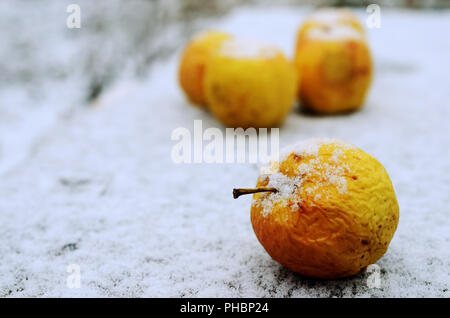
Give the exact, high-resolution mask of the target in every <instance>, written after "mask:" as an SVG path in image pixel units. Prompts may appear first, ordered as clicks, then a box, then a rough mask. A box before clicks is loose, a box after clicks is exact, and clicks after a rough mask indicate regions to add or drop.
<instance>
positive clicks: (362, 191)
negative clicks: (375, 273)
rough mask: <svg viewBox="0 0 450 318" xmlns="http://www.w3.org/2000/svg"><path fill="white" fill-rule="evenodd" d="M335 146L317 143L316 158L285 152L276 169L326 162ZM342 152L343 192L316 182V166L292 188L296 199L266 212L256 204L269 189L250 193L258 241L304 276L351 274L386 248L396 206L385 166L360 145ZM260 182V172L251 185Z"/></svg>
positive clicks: (291, 169)
mask: <svg viewBox="0 0 450 318" xmlns="http://www.w3.org/2000/svg"><path fill="white" fill-rule="evenodd" d="M336 147H339V146H337V145H333V144H329V145H324V146H322V147H321V148H320V151H319V156H318V157H314V156H309V157H299V156H297V155H294V154H291V155H290V156H289V157H288V158H287V159H286V160H285V161H283V162H281V163H280V166H279V170H280V171H281V173H283V174H285V175H287V176H290V177H293V176H295V175H298V173H297V172H296V171H297V168H298V167H299V165H300V164H302V163H306V164H307V163H308V162H310V161H311V160H314V159H318V160H319V161H320V163H325V164H326V163H328V164H331V165H332V164H333V163H332V160H331V158H332V153H333V151H334V150H335V149H336ZM342 151H343V155H344V158H345V163H346V165H347V167H348V171H347V172H345V173H344V174H343V176H344V177H345V179H346V182H347V191H346V193H341V192H339V191H338V189H337V188H336V187H335V186H333V185H323V186H319V187H316V185H317V184H320V183H321V182H322V181H323V180H321V179H322V177H323V175H322V174H321V171H320V170H317V171H314V172H313V173H312V174H310V175H308V176H305V177H304V180H303V185H302V186H301V187H300V188H297V190H296V191H297V194H298V197H299V198H301V200H298V199H290V200H289V201H288V202H287V205H286V206H283V204H282V203H281V202H275V204H274V205H273V208H272V209H271V211H270V213H269V214H267V215H266V216H264V215H263V213H262V208H261V207H260V206H258V204H257V203H258V202H262V199H263V198H264V196H268V195H272V194H271V193H257V194H255V195H254V197H253V203H252V207H251V221H252V225H253V229H254V232H255V234H256V236H257V238H258V240H259V241H260V243H261V244H262V245H263V247H264V248H265V250H266V251H267V252H268V253H269V255H270V256H271V257H272V258H273V259H274V260H276V261H277V262H279V263H280V264H282V265H284V266H286V267H287V268H289V269H291V270H292V271H294V272H297V273H300V274H302V275H305V276H309V277H315V278H325V279H332V278H340V277H346V276H351V275H354V274H357V273H358V272H360V271H361V270H363V269H365V268H366V267H367V266H368V265H370V264H373V263H375V262H376V261H377V260H378V259H379V258H380V257H381V256H382V255H383V254H384V253H385V252H386V250H387V248H388V245H389V243H390V241H391V239H392V237H393V235H394V232H395V230H396V228H397V224H398V220H399V207H398V203H397V199H396V196H395V193H394V189H393V186H392V183H391V181H390V179H389V176H388V174H387V172H386V170H385V169H384V168H383V166H382V165H381V164H380V163H379V162H378V161H377V160H376V159H374V158H373V157H371V156H369V155H368V154H366V153H365V152H363V151H362V150H360V149H342ZM266 184H267V180H266V178H265V177H264V176H260V178H259V180H258V183H257V186H258V187H259V186H266ZM316 188H317V189H316ZM293 197H294V196H293Z"/></svg>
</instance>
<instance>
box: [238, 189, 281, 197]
mask: <svg viewBox="0 0 450 318" xmlns="http://www.w3.org/2000/svg"><path fill="white" fill-rule="evenodd" d="M257 192H273V193H277V192H278V190H277V189H275V188H254V189H233V198H235V199H237V198H239V197H240V196H241V195H245V194H252V193H257Z"/></svg>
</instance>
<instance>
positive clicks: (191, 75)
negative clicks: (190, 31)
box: [178, 31, 231, 107]
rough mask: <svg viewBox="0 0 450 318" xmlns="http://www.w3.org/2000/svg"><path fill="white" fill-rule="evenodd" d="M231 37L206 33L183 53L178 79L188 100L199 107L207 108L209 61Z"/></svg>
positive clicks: (195, 39) (196, 38)
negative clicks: (204, 88) (206, 70)
mask: <svg viewBox="0 0 450 318" xmlns="http://www.w3.org/2000/svg"><path fill="white" fill-rule="evenodd" d="M230 38H231V36H230V35H228V34H226V33H223V32H219V31H206V32H202V33H200V34H198V35H196V36H195V37H194V38H193V39H192V40H191V41H190V42H189V43H188V44H187V46H186V48H185V49H184V51H183V53H182V57H181V62H180V66H179V70H178V78H179V82H180V85H181V87H182V89H183V90H184V92H185V94H186V96H187V97H188V99H189V100H190V101H191V102H192V103H194V104H197V105H198V106H201V107H205V96H204V93H203V80H204V73H205V68H206V64H207V61H208V59H209V57H210V55H211V52H213V51H214V50H216V49H217V48H218V47H219V46H220V45H221V44H222V43H223V42H224V41H226V40H228V39H230Z"/></svg>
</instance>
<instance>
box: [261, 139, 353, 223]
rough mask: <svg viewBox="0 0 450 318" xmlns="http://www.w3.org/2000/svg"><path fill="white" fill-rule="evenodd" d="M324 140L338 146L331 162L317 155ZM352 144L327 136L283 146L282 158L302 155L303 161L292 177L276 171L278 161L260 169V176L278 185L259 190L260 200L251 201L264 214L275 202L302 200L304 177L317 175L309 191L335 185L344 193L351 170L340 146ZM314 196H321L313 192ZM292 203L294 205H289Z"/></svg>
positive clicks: (273, 184)
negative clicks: (266, 191)
mask: <svg viewBox="0 0 450 318" xmlns="http://www.w3.org/2000/svg"><path fill="white" fill-rule="evenodd" d="M327 144H333V145H336V146H337V147H336V149H335V150H334V151H333V154H332V156H331V157H330V159H329V161H330V163H327V162H326V159H324V158H321V157H320V156H319V150H320V148H321V147H322V146H324V145H327ZM354 148H355V147H354V146H353V145H351V144H349V143H346V142H343V141H340V140H337V139H329V138H313V139H308V140H305V141H302V142H298V143H296V144H295V145H293V146H291V147H287V148H285V149H284V150H283V151H282V152H281V154H282V155H281V156H282V157H281V158H282V159H281V162H283V161H285V160H286V159H287V158H288V157H289V156H290V155H292V154H295V155H297V156H300V157H301V158H305V160H304V161H305V162H300V164H299V165H298V167H297V169H296V174H295V176H294V177H289V176H287V175H285V174H283V173H281V172H280V171H278V169H279V163H274V162H271V163H270V164H269V166H268V167H267V168H265V169H264V168H263V169H261V171H265V172H266V174H265V175H264V176H263V177H265V178H267V180H268V184H267V186H268V187H271V188H272V187H273V188H275V189H277V190H278V192H276V193H264V194H261V195H260V196H259V198H260V201H258V200H256V201H254V204H255V206H261V207H262V210H261V213H262V214H263V216H267V215H268V214H269V213H270V212H271V211H272V209H273V207H274V205H275V204H281V205H282V206H287V205H288V202H294V203H300V202H302V201H303V199H304V198H302V197H301V196H300V195H299V190H301V189H302V186H303V183H304V179H307V178H308V177H310V176H319V178H318V180H319V182H318V183H317V184H316V185H314V186H313V187H308V188H306V193H307V194H308V195H312V193H313V192H316V191H317V190H319V189H323V188H324V187H327V186H332V187H335V188H336V189H337V191H338V192H339V193H340V194H344V193H347V180H346V177H345V176H346V175H348V174H349V173H351V171H350V169H349V167H348V165H347V164H346V162H345V158H344V156H343V151H342V149H354ZM311 157H312V158H311ZM343 159H344V160H343ZM315 198H317V199H320V198H321V196H317V195H316V196H315ZM291 207H295V205H291Z"/></svg>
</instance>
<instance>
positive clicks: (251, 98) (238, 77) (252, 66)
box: [204, 40, 297, 128]
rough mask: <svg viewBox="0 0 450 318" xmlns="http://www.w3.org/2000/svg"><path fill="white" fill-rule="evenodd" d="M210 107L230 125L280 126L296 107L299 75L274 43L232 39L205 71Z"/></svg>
mask: <svg viewBox="0 0 450 318" xmlns="http://www.w3.org/2000/svg"><path fill="white" fill-rule="evenodd" d="M204 89H205V95H206V101H207V104H208V108H209V109H210V110H211V112H212V113H213V115H214V116H216V117H217V118H218V119H219V120H220V121H222V123H223V124H224V125H226V126H228V127H242V128H248V127H255V128H261V127H276V126H279V125H281V124H282V122H283V121H284V119H285V117H286V116H287V114H288V113H289V112H290V110H291V109H292V106H293V103H294V101H295V97H296V91H297V74H296V71H295V68H294V66H293V64H292V63H290V62H289V61H288V60H287V59H286V58H285V56H284V55H283V53H282V52H281V51H280V50H279V49H277V48H275V47H272V46H267V45H263V44H260V43H256V42H250V41H239V40H230V41H226V42H224V43H223V45H222V46H221V48H220V49H219V50H216V51H215V52H214V53H213V54H212V55H211V58H210V60H209V63H208V67H207V71H206V74H205V87H204Z"/></svg>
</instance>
